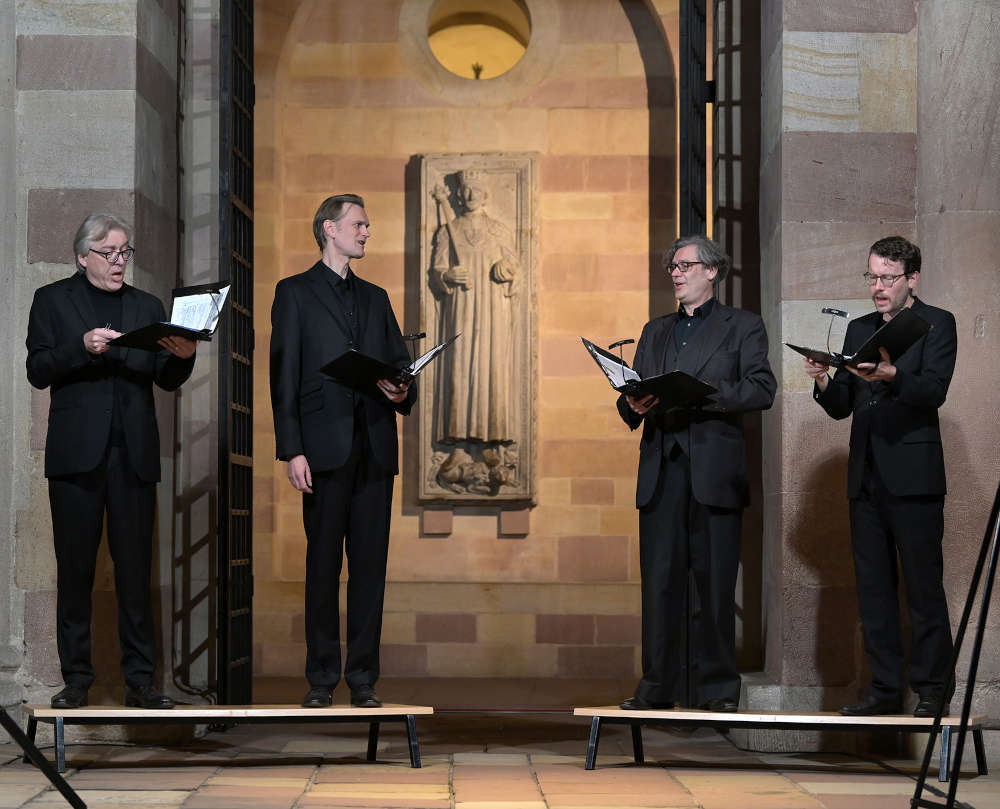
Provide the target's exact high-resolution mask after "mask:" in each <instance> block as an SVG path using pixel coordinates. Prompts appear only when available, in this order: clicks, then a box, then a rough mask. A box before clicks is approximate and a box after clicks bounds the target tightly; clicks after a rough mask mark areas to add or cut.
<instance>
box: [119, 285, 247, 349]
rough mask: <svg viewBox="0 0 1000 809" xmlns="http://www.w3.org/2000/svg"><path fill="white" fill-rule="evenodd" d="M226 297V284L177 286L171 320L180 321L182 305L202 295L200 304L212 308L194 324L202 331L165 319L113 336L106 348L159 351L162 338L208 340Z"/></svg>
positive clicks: (213, 331) (227, 286)
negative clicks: (179, 303)
mask: <svg viewBox="0 0 1000 809" xmlns="http://www.w3.org/2000/svg"><path fill="white" fill-rule="evenodd" d="M228 295H229V284H227V283H225V282H221V283H212V284H198V285H196V286H190V287H178V288H177V289H175V290H174V291H173V300H174V303H173V307H172V309H171V313H170V316H171V320H173V319H174V318H175V317H176V319H178V320H181V319H183V318H182V317H177V314H178V311H182V310H183V302H190V301H194V298H195V296H201V297H204V298H205V300H203V301H202V303H201V305H202V306H205V305H209V306H210V307H211V308H210V310H209V312H208V314H207V315H204V316H200V317H199V318H198V321H197V322H196V324H195V325H202V326H204V328H192V327H191V326H187V325H184V326H182V325H181V324H179V323H172V322H170V321H167V320H164V321H162V322H160V323H150V324H149V325H148V326H143V327H141V328H138V329H133V330H132V331H130V332H127V333H125V334H123V335H121V336H120V337H116V338H115V339H114V340H109V341H108V345H111V346H120V347H121V348H138V349H141V350H143V351H162V350H163V346H161V345H160V344H159V342H158V341H159V340H162V339H163V338H164V337H185V338H187V339H188V340H203V341H210V340H211V339H212V335H213V334H215V330H216V328H217V327H218V325H219V316H220V314H221V307H222V305H223V304H224V303H225V301H226V297H227V296H228ZM178 300H181V301H182V305H181V306H180V307H178Z"/></svg>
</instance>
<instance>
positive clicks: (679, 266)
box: [663, 261, 701, 273]
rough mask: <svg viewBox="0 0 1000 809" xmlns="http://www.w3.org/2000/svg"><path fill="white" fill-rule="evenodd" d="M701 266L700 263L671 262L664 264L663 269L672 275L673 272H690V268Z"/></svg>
mask: <svg viewBox="0 0 1000 809" xmlns="http://www.w3.org/2000/svg"><path fill="white" fill-rule="evenodd" d="M699 264H701V262H700V261H677V262H671V263H670V264H664V265H663V269H665V270H666V271H667V272H669V273H673V271H674V270H680V271H681V272H683V273H689V272H691V268H692V267H697V266H698V265H699Z"/></svg>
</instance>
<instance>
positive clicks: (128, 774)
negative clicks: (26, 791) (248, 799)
mask: <svg viewBox="0 0 1000 809" xmlns="http://www.w3.org/2000/svg"><path fill="white" fill-rule="evenodd" d="M215 772H216V768H215V767H155V768H152V767H142V768H131V767H130V768H128V769H125V768H121V767H116V768H113V769H111V768H104V767H99V768H87V769H85V770H79V771H77V772H76V773H75V774H74V775H72V776H70V777H69V778H67V779H66V780H67V781H68V782H69V785H70V786H71V787H73V789H119V790H121V789H136V790H149V789H153V790H164V789H167V790H174V789H188V790H192V789H197V788H198V787H200V786H201V785H202V784H203V783H205V781H206V780H207V779H208V778H210V777H211V776H212V775H213V774H214V773H215Z"/></svg>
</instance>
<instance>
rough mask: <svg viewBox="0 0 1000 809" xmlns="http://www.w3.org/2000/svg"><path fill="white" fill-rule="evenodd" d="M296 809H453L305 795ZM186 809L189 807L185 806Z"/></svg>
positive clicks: (411, 801)
mask: <svg viewBox="0 0 1000 809" xmlns="http://www.w3.org/2000/svg"><path fill="white" fill-rule="evenodd" d="M295 807H296V809H306V807H308V809H451V799H450V798H442V799H433V798H338V797H336V796H334V797H332V798H331V797H324V796H322V795H318V796H313V795H303V796H302V799H301V800H300V801H299V802H298V803H297V804H295ZM185 809H187V807H186V806H185Z"/></svg>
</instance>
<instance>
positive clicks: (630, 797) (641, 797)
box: [545, 792, 747, 809]
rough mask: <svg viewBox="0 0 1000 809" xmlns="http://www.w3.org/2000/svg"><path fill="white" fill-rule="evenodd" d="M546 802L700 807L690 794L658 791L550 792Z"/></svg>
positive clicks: (618, 808) (650, 808)
mask: <svg viewBox="0 0 1000 809" xmlns="http://www.w3.org/2000/svg"><path fill="white" fill-rule="evenodd" d="M545 802H546V803H547V804H548V805H549V809H598V807H605V806H613V807H615V809H623V808H624V807H628V809H660V808H661V807H670V809H681V808H682V807H683V809H691V808H692V807H699V806H700V804H699V803H697V802H696V801H695V800H694V798H692V797H691V796H690V795H687V796H683V797H682V796H675V795H660V794H657V793H656V792H646V793H629V792H625V793H620V794H618V795H616V796H612V795H577V794H555V795H553V794H550V793H548V792H546V793H545ZM731 806H732V809H744V806H747V805H746V804H744V805H742V806H739V807H737V805H736V804H732V805H731Z"/></svg>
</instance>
